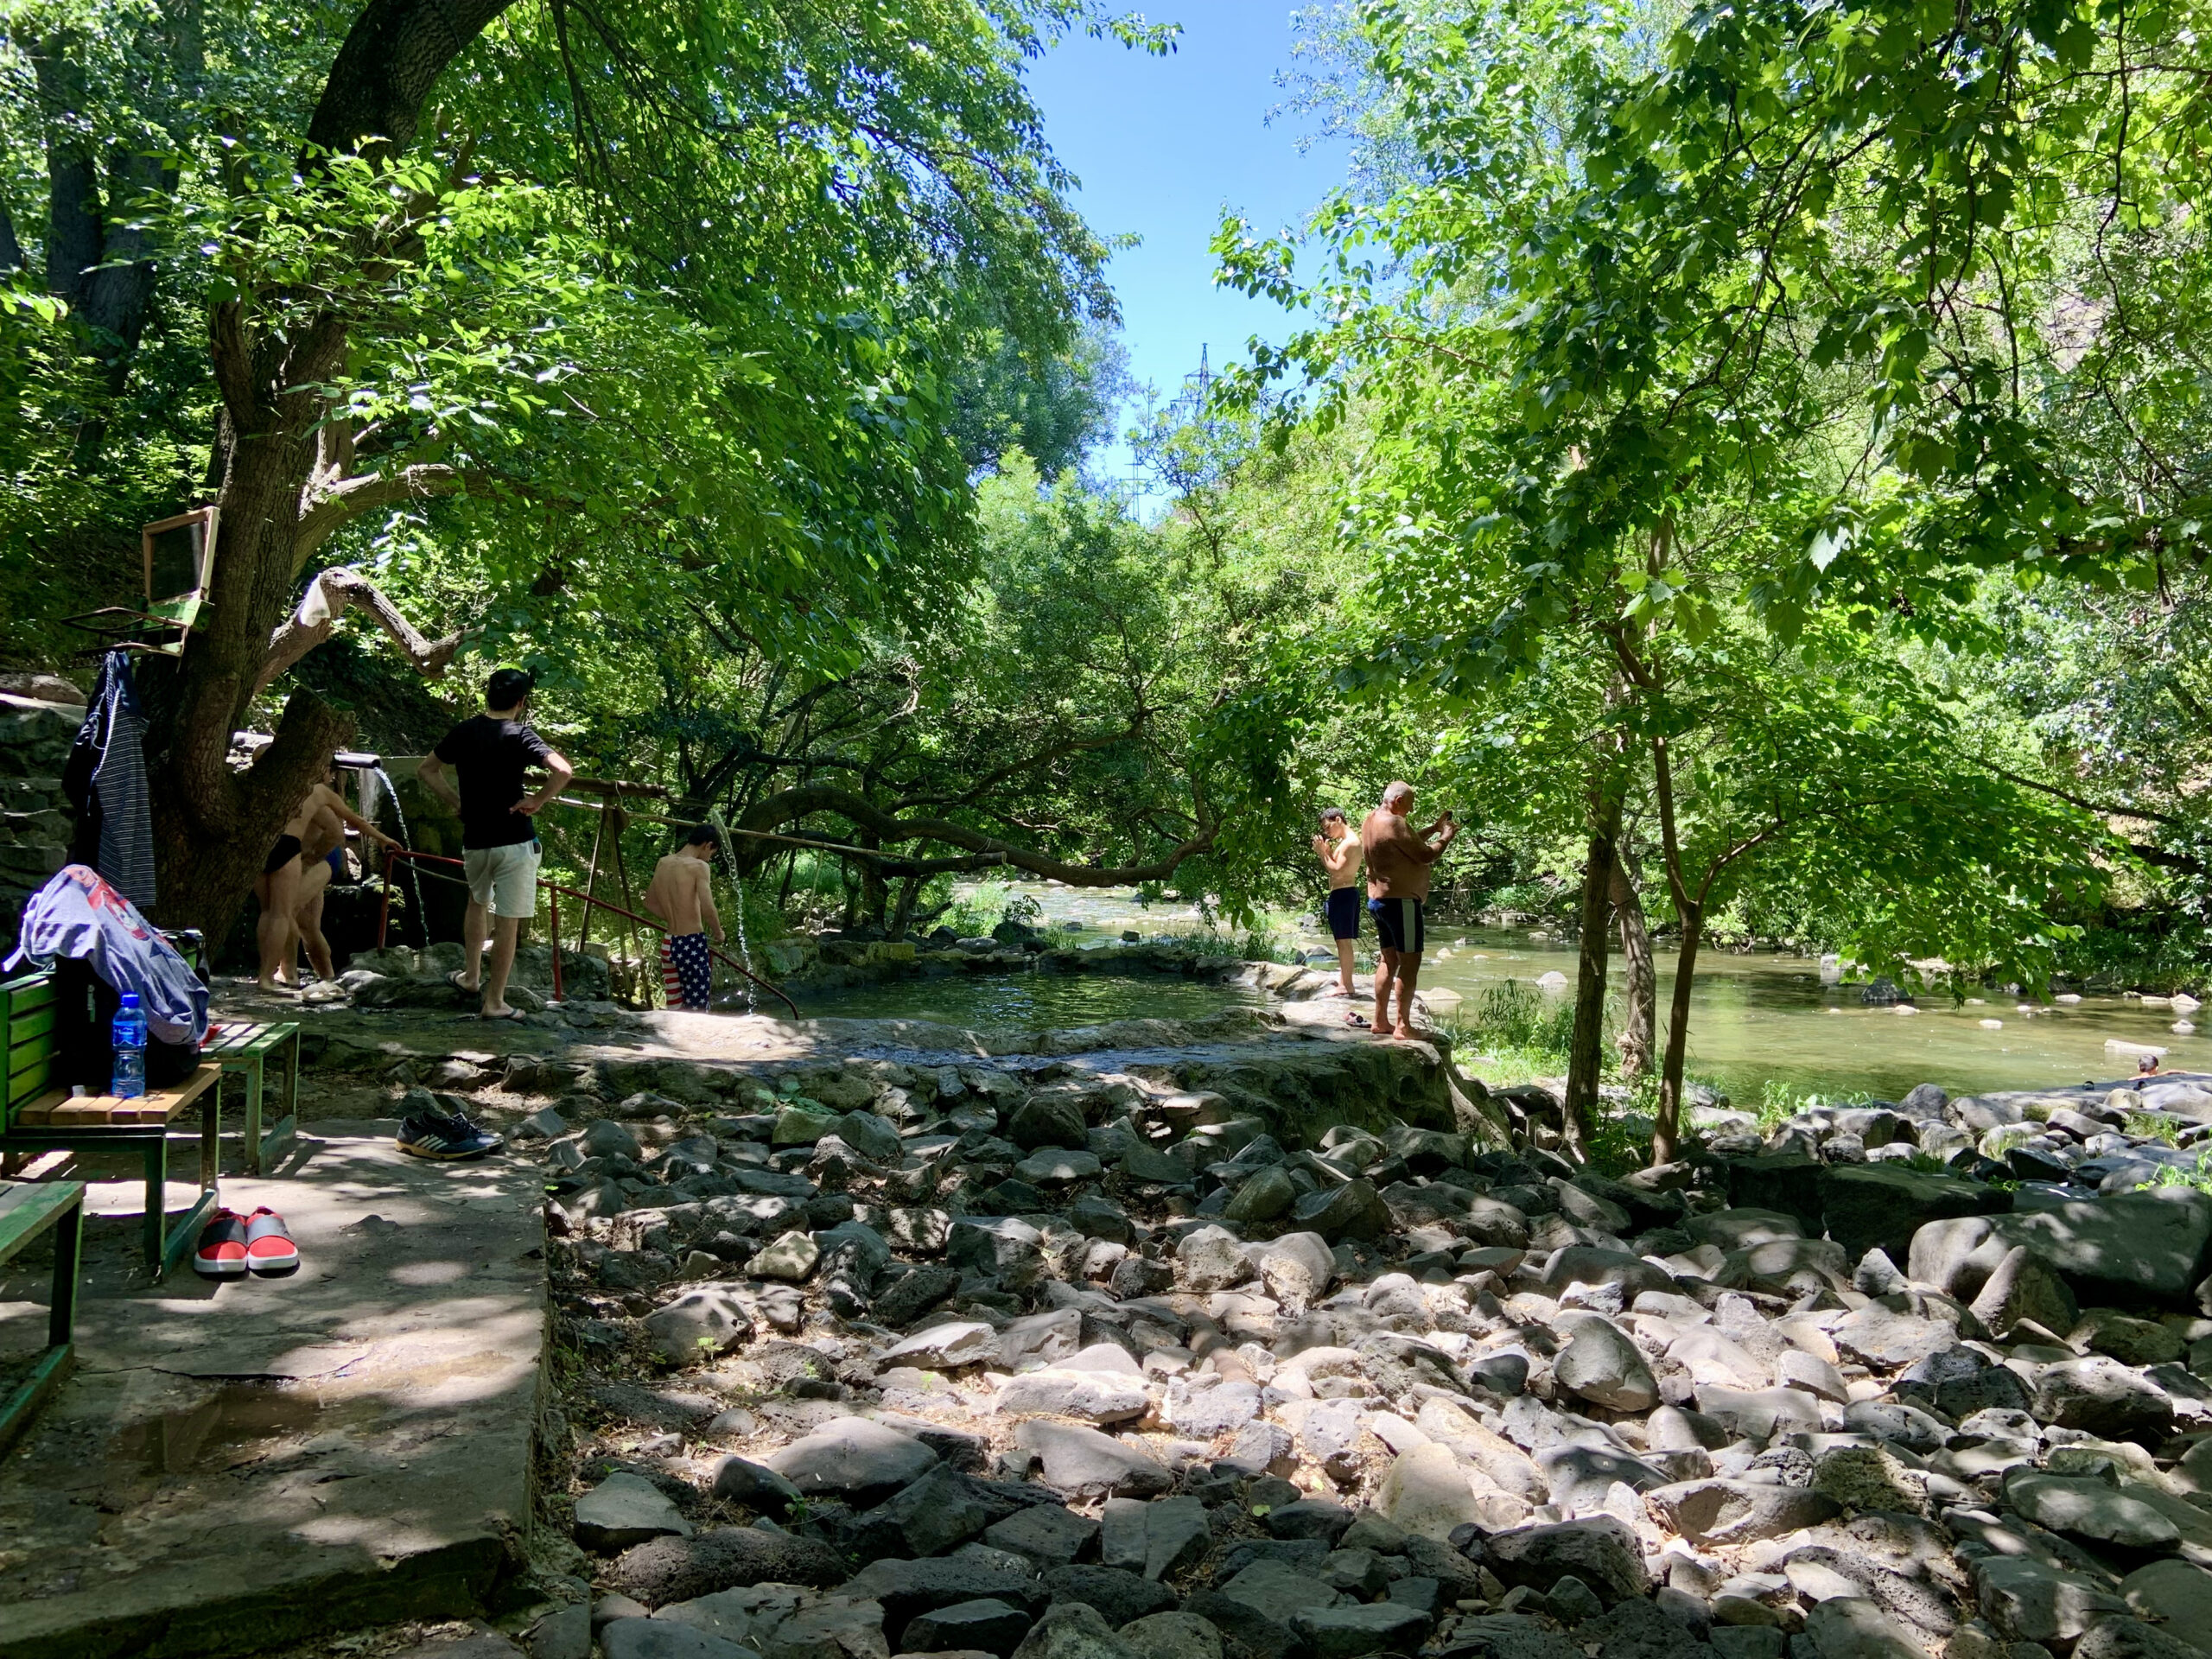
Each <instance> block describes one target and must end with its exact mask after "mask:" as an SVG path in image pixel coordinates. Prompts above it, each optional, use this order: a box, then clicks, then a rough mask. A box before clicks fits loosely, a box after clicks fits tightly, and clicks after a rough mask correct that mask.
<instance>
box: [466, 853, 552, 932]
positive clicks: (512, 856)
mask: <svg viewBox="0 0 2212 1659" xmlns="http://www.w3.org/2000/svg"><path fill="white" fill-rule="evenodd" d="M540 856H541V855H540V854H539V851H538V847H537V842H535V841H518V842H513V843H512V844H511V845H508V846H505V847H469V848H464V849H462V851H461V869H462V870H463V872H465V873H466V874H467V877H468V896H469V898H470V899H473V900H474V902H475V903H477V904H480V905H481V906H484V908H485V909H486V910H488V911H490V912H492V913H493V915H494V916H506V917H512V918H518V919H520V920H523V921H528V920H529V919H530V918H531V917H533V916H535V915H537V861H538V859H539V857H540Z"/></svg>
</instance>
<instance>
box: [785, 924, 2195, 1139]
mask: <svg viewBox="0 0 2212 1659" xmlns="http://www.w3.org/2000/svg"><path fill="white" fill-rule="evenodd" d="M1018 891H1020V892H1021V893H1027V894H1028V895H1029V896H1031V897H1033V898H1034V899H1037V901H1038V903H1039V907H1040V908H1041V910H1042V912H1043V918H1042V922H1041V924H1040V925H1043V926H1046V927H1047V928H1051V927H1052V926H1053V925H1055V924H1058V923H1062V922H1069V921H1077V922H1082V923H1084V924H1085V925H1084V927H1083V928H1082V929H1081V930H1080V931H1076V932H1074V933H1073V934H1072V935H1071V936H1070V942H1071V943H1073V944H1096V943H1103V942H1106V941H1109V940H1112V939H1115V938H1118V937H1119V936H1120V934H1121V932H1122V931H1123V930H1124V929H1128V930H1132V931H1137V932H1140V933H1141V934H1142V935H1144V936H1145V937H1146V938H1154V937H1156V936H1159V935H1160V934H1168V933H1192V932H1198V931H1203V929H1204V928H1205V922H1204V918H1201V917H1200V916H1199V914H1198V912H1197V911H1195V910H1193V909H1191V908H1189V907H1187V906H1180V905H1176V906H1164V905H1153V906H1149V907H1147V906H1143V905H1141V904H1140V903H1139V902H1138V899H1137V895H1136V894H1135V893H1134V892H1133V891H1130V890H1128V889H1122V888H1107V889H1102V890H1096V891H1092V890H1084V889H1077V888H1071V887H1052V886H1049V885H1039V886H1030V885H1025V886H1024V887H1020V889H1018ZM1311 919H1312V918H1310V917H1298V916H1294V915H1289V914H1284V915H1280V916H1275V917H1271V918H1269V920H1270V922H1271V924H1272V925H1274V928H1275V930H1276V931H1277V932H1278V934H1279V935H1281V934H1290V935H1292V936H1294V937H1295V938H1297V940H1298V942H1299V944H1300V945H1301V946H1304V947H1306V948H1311V949H1325V948H1327V944H1328V941H1327V939H1326V938H1325V937H1324V936H1322V935H1320V934H1318V933H1315V932H1313V931H1311V930H1310V929H1309V928H1307V927H1306V926H1304V925H1303V924H1304V923H1305V922H1306V921H1310V920H1311ZM1362 931H1363V939H1362V944H1363V947H1365V948H1366V949H1368V950H1371V949H1372V947H1373V944H1374V939H1373V935H1372V933H1371V932H1369V931H1367V929H1366V927H1365V926H1364V925H1363V930H1362ZM1428 951H1429V955H1428V961H1427V963H1426V964H1425V966H1424V969H1423V971H1422V975H1421V983H1422V984H1423V985H1425V986H1430V987H1436V988H1446V989H1450V990H1453V991H1457V992H1459V994H1460V995H1461V996H1463V997H1464V998H1465V999H1466V1003H1465V1006H1464V1008H1463V1011H1464V1012H1466V1013H1472V1011H1473V1004H1474V1003H1475V1002H1476V1001H1478V999H1479V998H1480V997H1481V996H1482V995H1483V994H1484V991H1485V990H1486V989H1487V988H1490V987H1491V986H1492V985H1494V984H1496V983H1497V982H1499V981H1502V980H1506V979H1514V980H1518V981H1521V982H1523V983H1526V984H1531V985H1533V984H1534V983H1535V982H1536V981H1537V980H1538V979H1540V978H1541V976H1543V975H1545V974H1547V973H1553V972H1556V973H1559V974H1561V975H1564V976H1566V977H1567V980H1568V981H1569V982H1570V983H1571V982H1572V981H1573V976H1574V971H1575V956H1574V952H1573V950H1572V949H1571V948H1570V947H1568V946H1567V945H1566V944H1563V943H1561V942H1559V941H1556V940H1553V939H1549V938H1541V937H1537V936H1536V933H1535V931H1533V930H1529V929H1516V930H1510V931H1509V930H1499V929H1488V928H1465V927H1453V926H1448V925H1440V926H1437V927H1433V928H1432V929H1431V930H1430V931H1429V935H1428ZM1674 963H1675V957H1674V955H1673V953H1672V952H1666V951H1662V952H1661V953H1660V956H1659V958H1658V967H1659V973H1660V982H1659V1004H1660V1018H1661V1021H1662V1029H1663V1024H1664V1020H1665V1018H1666V1009H1667V1001H1668V998H1669V995H1671V994H1672V991H1673V982H1674ZM1831 971H1832V970H1831ZM1613 974H1614V984H1615V987H1616V995H1618V982H1619V981H1618V975H1619V961H1618V957H1616V958H1615V960H1614V963H1613ZM1148 986H1149V988H1147V987H1148ZM1555 994H1556V995H1562V996H1563V995H1566V994H1567V993H1566V992H1563V991H1562V992H1559V993H1555ZM1975 995H1976V996H1977V997H1979V998H1980V1001H1968V1002H1967V1004H1966V1005H1965V1006H1964V1007H1954V1006H1953V1005H1952V1002H1951V1000H1950V998H1949V996H1948V994H1945V993H1943V992H1941V991H1932V992H1929V993H1928V994H1926V995H1923V996H1922V998H1921V1000H1920V1009H1921V1011H1920V1012H1919V1013H1917V1014H1899V1013H1897V1012H1896V1011H1895V1010H1894V1009H1891V1008H1885V1007H1868V1006H1867V1005H1866V1004H1865V1003H1864V1002H1863V1001H1861V1000H1860V997H1859V987H1858V986H1857V985H1856V984H1839V983H1834V982H1824V980H1823V976H1822V973H1821V963H1819V961H1818V960H1816V959H1814V958H1811V957H1798V956H1785V955H1780V954H1777V953H1775V952H1772V951H1754V952H1751V953H1748V954H1742V955H1739V954H1737V953H1736V952H1733V951H1722V950H1705V951H1703V952H1701V953H1700V957H1699V962H1698V976H1697V984H1696V986H1695V988H1694V990H1693V991H1692V993H1691V999H1690V1007H1691V1019H1690V1040H1689V1064H1688V1070H1689V1072H1690V1075H1691V1076H1692V1077H1697V1078H1701V1079H1704V1080H1706V1081H1707V1082H1710V1083H1712V1084H1715V1085H1716V1086H1717V1087H1718V1088H1719V1089H1720V1090H1721V1091H1722V1092H1724V1093H1726V1094H1727V1095H1728V1096H1730V1097H1731V1098H1732V1100H1733V1101H1734V1102H1735V1103H1737V1104H1738V1105H1742V1106H1746V1107H1755V1106H1757V1105H1758V1103H1759V1101H1760V1100H1761V1098H1762V1096H1763V1095H1764V1092H1765V1090H1766V1089H1767V1086H1768V1085H1769V1084H1773V1085H1776V1086H1777V1087H1778V1088H1780V1089H1783V1090H1789V1091H1791V1092H1793V1093H1797V1094H1805V1093H1818V1094H1820V1095H1821V1096H1825V1097H1827V1098H1830V1099H1834V1098H1838V1097H1844V1096H1854V1095H1866V1096H1875V1097H1877V1098H1883V1099H1895V1098H1896V1097H1897V1096H1899V1095H1900V1094H1902V1093H1903V1092H1904V1090H1908V1089H1910V1088H1911V1087H1912V1086H1913V1084H1917V1083H1937V1084H1942V1086H1943V1087H1944V1088H1946V1089H1948V1090H1950V1091H1951V1092H1952V1093H1954V1094H1965V1093H1971V1092H1976V1091H1980V1090H1993V1089H2026V1088H2035V1087H2039V1086H2044V1085H2047V1084H2079V1083H2082V1082H2084V1081H2087V1080H2089V1079H2092V1078H2094V1079H2113V1078H2117V1077H2124V1076H2126V1075H2130V1074H2132V1073H2133V1071H2134V1068H2135V1062H2134V1060H2133V1058H2132V1057H2126V1056H2117V1055H2113V1054H2108V1053H2107V1052H2106V1051H2105V1043H2106V1041H2107V1039H2120V1040H2121V1041H2123V1042H2129V1043H2139V1044H2148V1045H2152V1046H2157V1047H2161V1048H2164V1049H2165V1050H2166V1051H2167V1054H2166V1058H2165V1061H2164V1065H2165V1066H2166V1068H2167V1069H2168V1070H2190V1071H2196V1070H2205V1069H2212V1036H2208V1035H2204V1034H2177V1033H2174V1032H2172V1031H2171V1030H2170V1029H2169V1027H2171V1025H2172V1024H2173V1023H2174V1022H2175V1021H2176V1020H2177V1019H2182V1018H2183V1017H2184V1016H2183V1015H2181V1014H2177V1013H2176V1012H2175V1011H2174V1010H2173V1009H2172V1008H2171V1007H2164V1006H2158V1005H2146V1004H2145V1002H2144V1001H2139V1000H2138V999H2135V998H2131V997H2120V996H2106V995H2084V996H2082V999H2081V1000H2080V1001H2077V1002H2056V1001H2041V1002H2036V1003H2033V1004H2029V1003H2027V1002H2026V1001H2025V1000H2024V999H2022V998H2019V997H2015V996H2008V995H2005V993H2004V992H2003V991H2002V990H2001V989H1995V990H1993V989H1981V990H1978V991H1977V992H1976V993H1975ZM1209 999H1210V1000H1211V1001H1210V1004H1209V1005H1211V1006H1217V1005H1218V1003H1219V1001H1224V1000H1227V997H1226V995H1225V994H1219V993H1212V992H1208V991H1205V990H1203V989H1202V988H1199V987H1196V986H1182V985H1178V986H1176V987H1175V988H1174V989H1173V991H1172V992H1171V991H1169V990H1168V989H1167V988H1166V987H1164V986H1161V985H1160V983H1159V982H1146V981H1143V980H1131V981H1111V980H1101V979H1097V978H1094V977H1092V976H1084V978H1083V979H1079V980H1077V979H1060V978H1054V977H1050V976H1026V975H1025V976H1016V977H1015V978H1014V980H1013V981H1012V982H1008V981H1007V980H1002V979H1001V980H991V979H975V980H956V981H947V980H931V981H924V982H906V983H902V984H892V985H884V986H878V987H872V988H868V989H867V990H864V991H860V992H854V993H848V994H846V995H841V996H838V997H836V998H833V999H829V1001H825V1002H823V1003H822V1004H819V1005H817V1006H818V1011H819V1012H822V1013H824V1014H829V1013H836V1014H846V1013H852V1014H861V1013H863V1012H865V1013H867V1014H874V1015H876V1016H878V1017H881V1016H884V1015H887V1014H901V1015H904V1016H905V1017H907V1018H922V1017H929V1016H930V1015H931V1014H934V1015H936V1016H937V1017H941V1018H949V1019H953V1020H969V1021H988V1022H989V1023H1016V1022H1024V1023H1026V1022H1029V1021H1032V1020H1034V1021H1036V1022H1039V1023H1049V1024H1060V1023H1071V1022H1072V1017H1074V1016H1078V1015H1079V1016H1080V1017H1082V1018H1084V1019H1091V1020H1096V1019H1110V1018H1116V1017H1122V1016H1124V1015H1128V1014H1154V1013H1156V1014H1164V1015H1166V1016H1168V1017H1171V1018H1172V1017H1176V1016H1182V1017H1186V1018H1187V1017H1189V1015H1191V1014H1193V1013H1197V1012H1200V1011H1202V1009H1201V1006H1200V1005H1201V1003H1202V1002H1207V1001H1209ZM925 1010H926V1013H925ZM810 1011H812V1010H810ZM1985 1020H1995V1021H1999V1022H2000V1023H1999V1025H1998V1026H1997V1027H1995V1028H1989V1027H1986V1026H1985V1025H1984V1024H1983V1022H1984V1021H1985ZM2207 1025H2208V1030H2212V1015H2208V1020H2207Z"/></svg>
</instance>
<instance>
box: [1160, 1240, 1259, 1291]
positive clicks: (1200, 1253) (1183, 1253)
mask: <svg viewBox="0 0 2212 1659" xmlns="http://www.w3.org/2000/svg"><path fill="white" fill-rule="evenodd" d="M1175 1276H1176V1278H1177V1279H1178V1280H1179V1281H1181V1282H1182V1284H1183V1285H1184V1287H1185V1288H1187V1289H1190V1290H1195V1291H1200V1292H1205V1291H1215V1290H1227V1289H1228V1288H1229V1287H1230V1286H1231V1285H1241V1284H1243V1282H1244V1281H1246V1280H1247V1279H1249V1278H1250V1277H1251V1276H1252V1263H1251V1262H1250V1260H1249V1258H1248V1257H1247V1256H1246V1255H1245V1254H1244V1245H1243V1241H1242V1240H1241V1239H1239V1238H1238V1237H1237V1236H1236V1234H1234V1233H1232V1232H1230V1230H1229V1229H1227V1228H1226V1227H1196V1228H1193V1229H1192V1230H1191V1231H1189V1232H1187V1233H1185V1235H1184V1236H1183V1239H1182V1242H1181V1243H1179V1244H1177V1245H1176V1247H1175Z"/></svg>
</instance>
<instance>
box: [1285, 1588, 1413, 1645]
mask: <svg viewBox="0 0 2212 1659" xmlns="http://www.w3.org/2000/svg"><path fill="white" fill-rule="evenodd" d="M1433 1622H1434V1621H1433V1620H1432V1619H1431V1618H1429V1616H1428V1615H1427V1613H1425V1612H1423V1611H1421V1609H1420V1608H1418V1607H1414V1606H1410V1605H1407V1604H1406V1603H1404V1602H1399V1601H1373V1602H1369V1603H1367V1604H1365V1605H1360V1604H1357V1603H1354V1604H1352V1605H1349V1606H1339V1607H1314V1608H1309V1609H1307V1610H1306V1611H1303V1612H1298V1613H1293V1614H1292V1615H1291V1618H1290V1628H1291V1629H1292V1630H1295V1631H1297V1632H1298V1633H1299V1635H1300V1636H1302V1637H1305V1638H1306V1646H1307V1648H1308V1649H1310V1650H1311V1652H1312V1653H1313V1659H1359V1656H1362V1655H1364V1654H1370V1653H1385V1652H1388V1653H1410V1652H1412V1651H1413V1650H1414V1649H1416V1648H1418V1647H1419V1646H1420V1645H1421V1638H1422V1637H1425V1636H1427V1634H1428V1629H1429V1626H1430V1624H1433Z"/></svg>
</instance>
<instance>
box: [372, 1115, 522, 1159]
mask: <svg viewBox="0 0 2212 1659" xmlns="http://www.w3.org/2000/svg"><path fill="white" fill-rule="evenodd" d="M397 1140H398V1142H399V1149H400V1150H401V1151H402V1152H404V1153H409V1154H413V1155H414V1156H415V1157H417V1158H435V1159H438V1160H442V1161H445V1162H454V1161H456V1160H461V1159H463V1158H481V1157H483V1156H484V1155H485V1154H486V1153H492V1152H497V1151H498V1150H499V1148H500V1147H503V1146H505V1144H506V1143H505V1141H502V1140H501V1139H500V1138H499V1136H498V1135H494V1134H493V1133H492V1132H491V1130H489V1129H486V1128H479V1127H478V1126H477V1125H476V1124H474V1123H472V1122H469V1120H468V1115H467V1113H466V1112H416V1113H413V1114H411V1115H410V1116H408V1117H406V1118H405V1119H404V1120H403V1121H402V1122H401V1123H400V1125H399V1134H398V1136H397Z"/></svg>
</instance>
